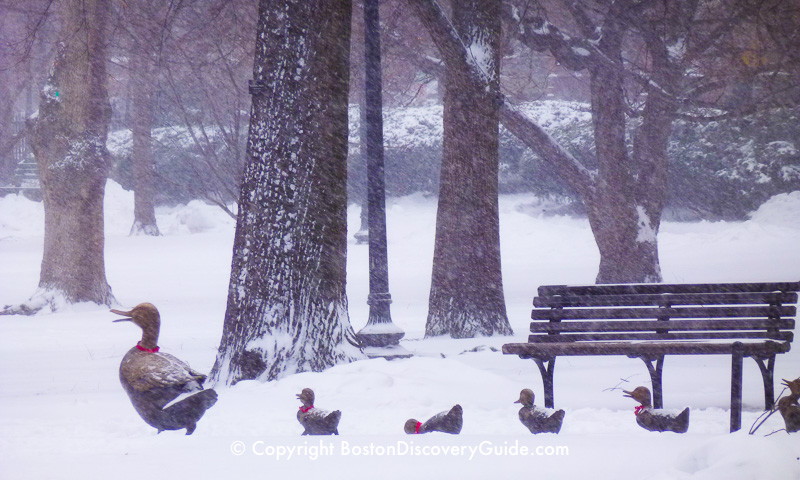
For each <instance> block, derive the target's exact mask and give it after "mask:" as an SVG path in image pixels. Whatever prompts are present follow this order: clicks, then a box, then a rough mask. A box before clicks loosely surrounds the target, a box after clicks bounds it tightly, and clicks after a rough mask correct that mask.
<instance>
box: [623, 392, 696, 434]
mask: <svg viewBox="0 0 800 480" xmlns="http://www.w3.org/2000/svg"><path fill="white" fill-rule="evenodd" d="M623 392H624V393H625V396H626V397H629V398H632V399H634V400H636V401H637V402H639V403H640V404H641V405H639V406H638V407H636V409H635V410H634V413H635V414H636V423H638V424H639V426H640V427H642V428H644V429H645V430H649V431H651V432H675V433H686V431H687V430H688V429H689V408H688V407H687V408H685V409H684V410H683V411H682V412H680V413H679V414H673V413H668V412H665V411H663V410H660V409H659V410H657V409H654V408H653V407H652V404H651V403H650V389H648V388H647V387H636V388H634V389H633V391H632V392H629V391H627V390H623Z"/></svg>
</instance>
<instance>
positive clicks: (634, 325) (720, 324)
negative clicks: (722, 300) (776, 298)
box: [531, 319, 794, 333]
mask: <svg viewBox="0 0 800 480" xmlns="http://www.w3.org/2000/svg"><path fill="white" fill-rule="evenodd" d="M792 328H794V320H793V319H781V320H752V319H747V320H644V321H642V320H630V321H613V322H583V321H579V322H573V321H565V322H531V333H559V332H641V331H655V330H670V331H672V330H678V331H686V330H691V331H702V330H717V331H719V330H767V329H772V330H791V329H792Z"/></svg>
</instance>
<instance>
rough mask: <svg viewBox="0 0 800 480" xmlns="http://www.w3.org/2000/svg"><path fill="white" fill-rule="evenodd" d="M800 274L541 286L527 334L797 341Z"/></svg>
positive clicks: (555, 338)
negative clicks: (778, 278) (796, 277)
mask: <svg viewBox="0 0 800 480" xmlns="http://www.w3.org/2000/svg"><path fill="white" fill-rule="evenodd" d="M798 291H800V282H782V283H717V284H661V283H659V284H617V285H586V286H566V285H547V286H542V287H539V290H538V296H537V297H536V298H534V300H533V304H534V307H536V308H534V309H533V312H532V314H531V318H532V319H533V320H534V321H533V322H531V335H530V336H529V337H528V341H529V342H577V341H600V340H611V341H621V340H733V339H772V340H781V341H787V342H791V341H792V339H793V334H792V332H791V330H792V329H794V319H793V317H794V316H795V315H796V308H795V306H794V304H796V303H797V298H798V295H797V292H798Z"/></svg>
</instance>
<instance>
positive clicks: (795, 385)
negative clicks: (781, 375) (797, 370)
mask: <svg viewBox="0 0 800 480" xmlns="http://www.w3.org/2000/svg"><path fill="white" fill-rule="evenodd" d="M783 384H784V385H786V386H787V387H789V390H790V391H791V393H790V394H789V395H787V396H785V397H782V398H781V399H780V400H778V411H779V412H781V416H782V417H783V422H784V423H785V424H786V432H787V433H794V432H800V404H798V402H797V399H798V398H800V378H797V379H795V380H792V381H789V380H784V381H783Z"/></svg>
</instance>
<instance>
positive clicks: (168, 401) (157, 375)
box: [111, 303, 217, 435]
mask: <svg viewBox="0 0 800 480" xmlns="http://www.w3.org/2000/svg"><path fill="white" fill-rule="evenodd" d="M111 313H115V314H117V315H121V316H123V317H125V318H121V319H119V320H114V321H115V322H133V323H134V324H136V325H137V326H139V327H140V328H141V329H142V339H141V340H140V341H139V342H138V343H137V344H136V346H134V347H133V348H131V349H130V350H128V353H126V354H125V356H124V357H123V358H122V363H120V366H119V380H120V382H121V383H122V388H123V389H125V392H126V393H127V394H128V397H129V398H130V400H131V403H132V404H133V408H135V409H136V411H137V412H138V413H139V416H141V417H142V419H144V421H145V422H147V424H148V425H150V426H152V427H154V428H156V429H157V430H158V433H161V432H162V431H164V430H181V429H183V428H185V429H186V435H191V434H192V432H194V430H195V428H196V427H197V422H198V421H199V420H200V418H201V417H202V416H203V414H204V413H205V412H206V410H208V409H209V408H211V406H212V405H214V404H215V403H216V402H217V392H215V391H214V390H213V389H207V390H203V382H204V381H205V379H206V376H205V375H203V374H202V373H200V372H197V371H195V370H193V369H192V368H191V367H189V365H187V364H186V363H185V362H183V361H181V360H179V359H177V358H175V357H173V356H172V355H170V354H168V353H162V352H159V347H158V334H159V329H160V326H161V317H160V315H159V313H158V310H157V309H156V307H155V306H154V305H152V304H150V303H141V304H139V305H137V306H136V307H134V308H133V309H132V310H130V311H128V312H124V311H121V310H111ZM192 392H197V393H194V394H192V395H191V396H187V397H186V398H181V399H179V401H177V402H176V401H175V400H176V399H178V397H180V396H182V395H186V394H190V393H192Z"/></svg>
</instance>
